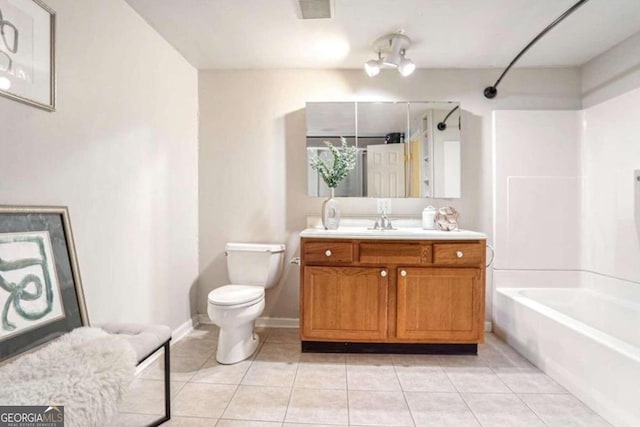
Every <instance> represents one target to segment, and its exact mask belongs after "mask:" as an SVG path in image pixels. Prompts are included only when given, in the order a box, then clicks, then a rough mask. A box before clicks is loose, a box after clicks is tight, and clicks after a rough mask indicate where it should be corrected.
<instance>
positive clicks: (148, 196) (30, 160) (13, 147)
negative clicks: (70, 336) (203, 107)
mask: <svg viewBox="0 0 640 427" xmlns="http://www.w3.org/2000/svg"><path fill="white" fill-rule="evenodd" d="M47 4H48V5H49V6H51V7H52V8H53V9H55V10H56V11H57V70H58V78H57V83H58V86H57V87H58V110H57V111H56V112H54V113H49V112H45V111H41V110H37V109H35V108H32V107H28V106H25V105H23V104H20V103H17V102H14V101H10V100H8V99H6V98H0V129H1V131H0V153H1V155H0V203H2V204H37V205H41V204H50V205H68V206H69V209H70V214H71V220H72V226H73V230H74V233H75V237H76V247H77V251H78V258H79V263H80V271H81V275H82V278H83V282H84V289H85V294H86V297H87V304H88V309H89V315H90V317H91V320H92V322H94V323H98V322H108V321H132V322H156V323H164V324H167V325H170V326H171V327H172V328H175V327H177V326H178V325H180V324H182V323H184V322H185V321H187V320H188V319H189V318H190V316H191V311H192V308H191V306H190V297H191V296H192V295H193V293H192V290H191V286H192V284H193V282H194V280H195V279H196V276H197V233H198V229H197V212H198V206H197V171H196V165H197V162H198V160H197V129H198V123H197V120H198V118H197V97H198V93H197V78H198V76H197V72H196V70H195V69H194V68H193V67H192V66H191V65H189V64H188V63H187V62H186V61H185V60H184V59H183V58H182V57H181V56H180V55H179V54H178V53H177V52H176V51H175V50H174V49H173V48H172V47H170V46H169V44H168V43H167V42H166V41H164V40H163V39H162V38H161V37H160V36H159V35H158V34H157V33H156V32H155V31H154V30H153V29H151V27H149V26H148V25H147V24H146V23H145V22H144V21H143V20H142V18H140V17H139V16H138V15H137V14H136V13H135V12H134V11H133V10H132V9H131V8H130V7H129V6H128V5H127V4H126V3H125V2H124V1H120V0H109V1H100V0H88V1H68V0H48V1H47Z"/></svg>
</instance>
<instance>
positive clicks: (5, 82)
mask: <svg viewBox="0 0 640 427" xmlns="http://www.w3.org/2000/svg"><path fill="white" fill-rule="evenodd" d="M10 87H11V80H9V79H8V78H6V77H0V90H8V89H9V88H10Z"/></svg>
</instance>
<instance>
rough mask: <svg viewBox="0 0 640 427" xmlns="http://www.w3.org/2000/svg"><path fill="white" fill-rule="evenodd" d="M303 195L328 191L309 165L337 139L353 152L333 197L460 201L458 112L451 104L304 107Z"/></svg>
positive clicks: (326, 153)
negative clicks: (352, 166) (349, 167)
mask: <svg viewBox="0 0 640 427" xmlns="http://www.w3.org/2000/svg"><path fill="white" fill-rule="evenodd" d="M306 117H307V138H306V146H307V159H306V160H307V194H308V195H309V196H311V197H327V196H328V195H329V188H328V187H327V185H326V184H325V183H324V181H323V180H322V178H321V177H320V176H319V175H318V173H317V172H316V171H314V170H313V169H312V168H311V166H310V165H309V161H310V160H311V159H312V158H313V157H314V156H320V158H322V159H329V158H330V155H329V151H328V149H327V148H326V145H325V144H324V142H325V141H330V142H331V143H332V144H334V145H337V146H340V145H341V142H340V137H341V136H343V137H345V138H346V139H347V142H348V144H350V145H354V146H356V148H357V156H356V167H355V169H354V170H352V171H351V172H350V173H349V175H347V177H346V178H345V179H344V180H343V181H342V182H341V183H340V185H338V187H337V188H336V190H335V195H336V196H337V197H379V198H380V197H385V198H386V197H429V198H459V197H460V185H461V182H460V174H461V166H460V149H461V146H460V108H459V104H458V103H454V102H308V103H307V104H306Z"/></svg>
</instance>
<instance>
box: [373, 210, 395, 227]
mask: <svg viewBox="0 0 640 427" xmlns="http://www.w3.org/2000/svg"><path fill="white" fill-rule="evenodd" d="M373 230H394V228H393V225H392V224H391V218H389V217H388V216H387V213H386V212H385V211H384V209H383V210H382V213H381V214H380V218H377V219H376V222H375V223H374V224H373Z"/></svg>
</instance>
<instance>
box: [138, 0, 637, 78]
mask: <svg viewBox="0 0 640 427" xmlns="http://www.w3.org/2000/svg"><path fill="white" fill-rule="evenodd" d="M333 1H334V12H333V18H332V19H322V20H301V19H299V18H298V15H299V10H298V3H297V1H296V0H127V2H128V3H129V4H130V5H131V6H132V7H133V8H134V9H135V10H136V11H137V12H138V13H139V14H140V15H142V17H143V18H144V19H145V20H147V21H148V22H149V23H150V24H151V26H153V27H154V28H155V29H156V30H157V31H158V32H159V33H160V34H161V35H162V36H163V37H164V38H165V39H167V40H168V41H169V43H171V44H172V45H173V46H175V48H176V49H177V50H178V51H179V52H181V53H182V54H183V55H184V57H185V58H186V59H187V60H188V61H189V62H190V63H191V64H193V65H194V66H195V67H197V68H199V69H206V68H361V67H362V64H363V63H364V62H365V61H366V60H368V59H371V58H372V57H374V54H373V51H372V49H371V46H372V43H373V42H374V40H375V39H376V38H378V37H380V36H382V35H384V34H385V33H389V32H393V31H396V30H398V29H404V30H405V32H406V34H407V35H408V36H409V37H410V38H411V39H412V40H413V42H414V45H413V46H412V47H411V48H410V49H408V51H407V57H410V58H411V59H413V60H414V61H415V62H416V64H417V65H418V67H419V68H480V67H503V66H506V65H507V64H508V63H509V62H510V61H511V60H512V59H513V57H514V56H515V55H516V54H517V53H518V52H519V51H520V50H521V49H522V48H523V47H524V46H525V45H526V44H527V43H528V42H529V41H530V40H531V39H532V38H533V37H534V36H535V35H536V34H538V33H539V32H540V31H541V30H542V29H543V28H544V27H545V26H547V25H548V24H549V23H551V22H552V21H553V20H554V19H555V18H557V17H558V16H559V15H560V14H562V12H564V11H565V10H566V9H567V8H569V7H570V6H571V5H572V4H574V3H575V1H576V0H333ZM638 31H640V0H590V1H589V2H587V3H586V4H585V5H584V6H582V7H581V8H580V9H578V11H576V12H575V13H574V14H573V15H571V16H570V17H568V18H567V19H566V20H565V21H563V22H562V23H561V24H559V25H558V26H557V27H556V28H554V29H553V30H552V31H551V32H550V33H548V34H547V35H546V36H545V37H544V38H543V39H542V40H540V42H539V43H537V44H536V45H535V46H534V47H533V48H532V49H531V50H530V51H529V52H528V53H527V54H526V55H525V56H524V57H523V58H522V59H521V61H520V62H519V63H518V65H519V66H533V67H546V66H554V67H557V66H576V65H582V64H583V63H585V62H587V61H588V60H589V59H591V58H593V57H594V56H596V55H598V54H600V53H602V52H604V51H606V50H607V49H609V48H611V47H612V46H614V45H615V44H617V43H619V42H621V41H622V40H624V39H626V38H627V37H629V36H631V35H632V34H634V33H636V32H638Z"/></svg>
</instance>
